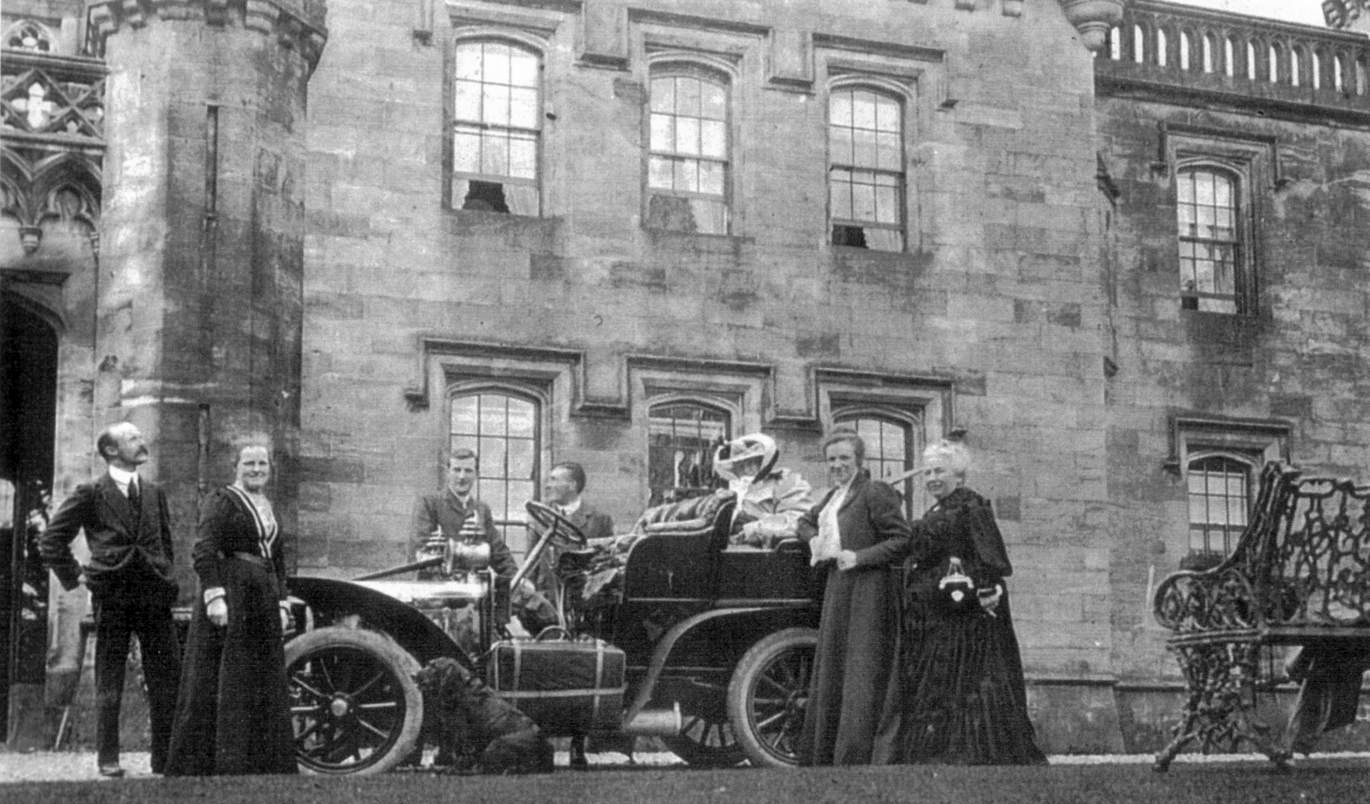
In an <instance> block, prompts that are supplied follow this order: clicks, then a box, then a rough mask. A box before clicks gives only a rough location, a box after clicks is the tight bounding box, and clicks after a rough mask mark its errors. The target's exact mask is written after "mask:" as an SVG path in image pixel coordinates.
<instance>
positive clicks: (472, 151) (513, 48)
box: [451, 39, 542, 215]
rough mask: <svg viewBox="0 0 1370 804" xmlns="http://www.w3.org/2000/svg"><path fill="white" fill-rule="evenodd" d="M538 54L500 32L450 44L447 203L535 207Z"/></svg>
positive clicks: (527, 210) (523, 210) (518, 210)
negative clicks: (452, 69) (498, 36)
mask: <svg viewBox="0 0 1370 804" xmlns="http://www.w3.org/2000/svg"><path fill="white" fill-rule="evenodd" d="M541 69H542V64H541V56H540V55H539V54H538V53H537V52H536V51H534V50H532V49H531V48H528V47H525V46H523V45H520V44H516V43H514V42H510V41H506V40H503V39H464V40H460V41H458V42H457V45H456V73H455V76H454V78H453V88H452V90H453V100H452V116H453V117H452V199H451V203H452V206H454V207H457V208H460V209H475V210H485V211H490V212H511V213H513V214H515V215H537V214H538V213H539V211H540V206H541V200H540V193H539V189H538V176H539V171H538V151H539V140H540V137H541V127H542V112H541V109H542V104H541V101H540V99H539V95H540V86H541V80H540V75H541Z"/></svg>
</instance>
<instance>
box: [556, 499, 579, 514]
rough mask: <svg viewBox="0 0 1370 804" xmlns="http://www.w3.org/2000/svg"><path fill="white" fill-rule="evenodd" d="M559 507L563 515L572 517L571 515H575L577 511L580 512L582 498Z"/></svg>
mask: <svg viewBox="0 0 1370 804" xmlns="http://www.w3.org/2000/svg"><path fill="white" fill-rule="evenodd" d="M559 507H560V508H561V513H562V514H563V515H565V516H570V515H571V514H574V513H575V512H576V511H579V510H580V498H579V497H577V498H575V499H574V500H573V501H571V502H568V503H566V504H565V505H562V506H559Z"/></svg>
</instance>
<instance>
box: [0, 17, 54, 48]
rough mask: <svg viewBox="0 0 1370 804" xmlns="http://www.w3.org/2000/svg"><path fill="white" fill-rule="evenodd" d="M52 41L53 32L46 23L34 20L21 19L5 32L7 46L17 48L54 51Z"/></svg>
mask: <svg viewBox="0 0 1370 804" xmlns="http://www.w3.org/2000/svg"><path fill="white" fill-rule="evenodd" d="M52 43H53V37H52V32H51V31H50V30H48V27H47V26H46V25H43V24H42V23H40V22H35V21H34V20H20V21H19V22H16V23H15V24H13V25H11V26H10V27H9V30H7V31H6V32H5V47H8V48H14V49H15V50H32V51H35V52H37V53H49V52H51V51H52Z"/></svg>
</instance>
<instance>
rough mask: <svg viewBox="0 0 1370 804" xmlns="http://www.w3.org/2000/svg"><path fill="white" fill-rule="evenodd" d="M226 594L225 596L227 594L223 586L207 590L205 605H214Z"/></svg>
mask: <svg viewBox="0 0 1370 804" xmlns="http://www.w3.org/2000/svg"><path fill="white" fill-rule="evenodd" d="M224 594H225V593H224V588H223V587H222V586H214V587H210V588H209V589H206V590H205V605H206V606H208V605H209V604H210V603H213V602H214V601H216V600H218V599H219V598H221V597H223V596H224Z"/></svg>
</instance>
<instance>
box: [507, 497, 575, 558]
mask: <svg viewBox="0 0 1370 804" xmlns="http://www.w3.org/2000/svg"><path fill="white" fill-rule="evenodd" d="M523 507H524V508H525V509H527V511H528V516H529V518H531V519H532V520H533V523H534V524H535V525H537V529H538V530H539V531H540V532H541V533H542V534H543V535H546V534H547V533H548V531H550V532H551V537H550V538H548V539H547V543H548V544H549V545H550V546H552V547H555V548H557V549H558V550H584V549H585V547H586V546H587V545H588V544H589V542H588V540H586V538H585V534H584V533H581V532H580V528H578V527H576V526H575V525H574V524H573V523H572V522H571V520H569V519H567V518H566V517H565V516H562V515H561V514H559V513H557V511H556V509H554V508H552V506H550V505H547V504H546V503H540V502H538V501H536V500H529V501H528V502H526V503H524V504H523ZM538 541H542V539H539V540H538Z"/></svg>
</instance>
